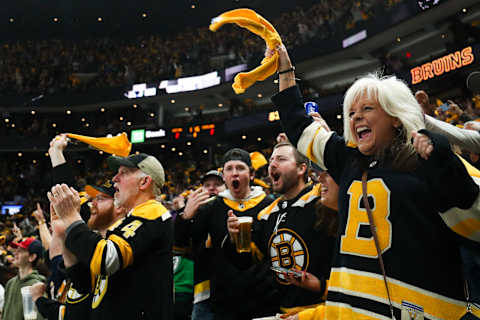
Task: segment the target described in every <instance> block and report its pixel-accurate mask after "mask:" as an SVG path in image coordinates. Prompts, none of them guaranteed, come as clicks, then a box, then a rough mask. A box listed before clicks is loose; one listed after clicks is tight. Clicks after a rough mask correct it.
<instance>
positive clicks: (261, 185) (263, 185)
mask: <svg viewBox="0 0 480 320" xmlns="http://www.w3.org/2000/svg"><path fill="white" fill-rule="evenodd" d="M253 183H254V184H256V185H257V186H260V187H262V188H264V189H270V186H269V185H268V184H267V183H266V182H265V181H263V180H260V179H257V178H255V179H253Z"/></svg>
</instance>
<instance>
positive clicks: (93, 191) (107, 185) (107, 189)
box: [85, 180, 115, 198]
mask: <svg viewBox="0 0 480 320" xmlns="http://www.w3.org/2000/svg"><path fill="white" fill-rule="evenodd" d="M85 192H86V193H87V194H88V195H89V196H90V198H95V197H96V196H97V195H98V194H99V193H105V194H106V195H108V196H110V197H112V198H113V195H114V194H115V188H114V187H113V182H112V181H111V180H107V181H105V182H104V183H103V184H102V185H100V186H92V185H89V184H87V185H86V186H85Z"/></svg>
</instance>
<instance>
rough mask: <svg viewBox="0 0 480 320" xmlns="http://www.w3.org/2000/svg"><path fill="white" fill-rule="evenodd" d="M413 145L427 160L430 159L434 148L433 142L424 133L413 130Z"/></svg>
mask: <svg viewBox="0 0 480 320" xmlns="http://www.w3.org/2000/svg"><path fill="white" fill-rule="evenodd" d="M412 137H413V147H414V148H415V151H417V153H418V154H419V155H420V157H422V158H423V159H425V160H428V158H429V157H430V155H431V154H432V152H433V150H434V146H433V142H432V140H430V138H429V137H427V136H426V135H424V134H421V133H418V132H415V131H412Z"/></svg>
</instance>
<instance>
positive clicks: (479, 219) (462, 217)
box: [440, 176, 480, 242]
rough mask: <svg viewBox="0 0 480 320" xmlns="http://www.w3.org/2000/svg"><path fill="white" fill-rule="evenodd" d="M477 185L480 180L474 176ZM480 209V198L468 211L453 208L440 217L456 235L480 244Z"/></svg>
mask: <svg viewBox="0 0 480 320" xmlns="http://www.w3.org/2000/svg"><path fill="white" fill-rule="evenodd" d="M472 178H473V180H474V181H475V183H477V184H479V185H480V178H477V177H475V176H472ZM479 208H480V197H478V198H477V199H476V200H475V202H474V203H473V205H472V206H471V207H470V208H469V209H466V210H463V209H460V208H457V207H455V208H451V209H449V210H447V211H445V212H443V213H440V217H441V218H442V220H443V222H445V224H446V225H447V226H448V227H449V228H450V229H452V230H453V231H454V232H455V233H458V234H459V235H461V236H462V237H465V238H468V239H470V240H473V241H476V242H480V216H479V215H478V211H479Z"/></svg>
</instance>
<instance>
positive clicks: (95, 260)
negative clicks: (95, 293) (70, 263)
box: [90, 239, 107, 287]
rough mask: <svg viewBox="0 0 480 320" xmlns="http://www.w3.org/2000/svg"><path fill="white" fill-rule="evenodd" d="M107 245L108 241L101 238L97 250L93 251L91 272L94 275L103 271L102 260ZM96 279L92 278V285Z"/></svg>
mask: <svg viewBox="0 0 480 320" xmlns="http://www.w3.org/2000/svg"><path fill="white" fill-rule="evenodd" d="M106 246H107V241H106V240H105V239H102V240H100V241H99V242H98V243H97V246H96V247H95V251H94V252H93V256H92V261H91V262H90V272H91V274H92V277H94V276H96V275H99V274H100V273H101V271H102V260H103V251H104V250H105V247H106ZM94 281H95V280H94V279H92V282H93V283H92V287H93V284H95V282H94Z"/></svg>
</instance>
